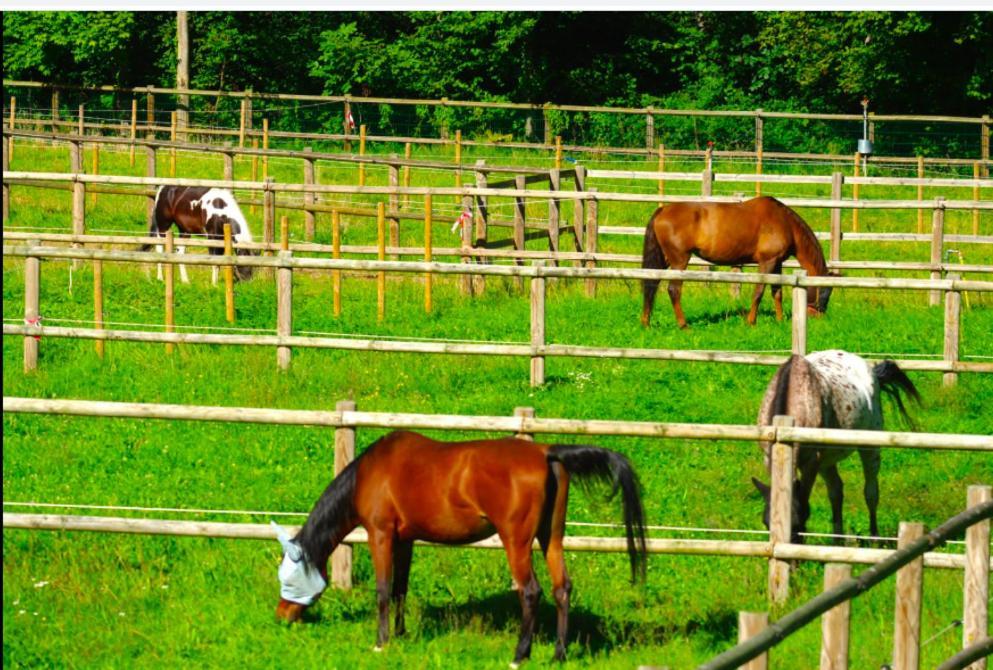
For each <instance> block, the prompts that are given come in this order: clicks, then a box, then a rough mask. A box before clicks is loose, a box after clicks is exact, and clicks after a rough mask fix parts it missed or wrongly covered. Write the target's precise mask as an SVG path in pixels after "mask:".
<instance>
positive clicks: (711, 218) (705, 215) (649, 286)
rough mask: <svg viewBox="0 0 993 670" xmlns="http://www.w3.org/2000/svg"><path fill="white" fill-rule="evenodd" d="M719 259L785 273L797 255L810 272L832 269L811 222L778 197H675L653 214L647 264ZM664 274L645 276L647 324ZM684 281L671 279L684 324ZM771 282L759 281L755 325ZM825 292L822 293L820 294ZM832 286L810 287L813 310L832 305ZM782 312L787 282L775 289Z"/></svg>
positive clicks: (677, 265) (751, 319)
mask: <svg viewBox="0 0 993 670" xmlns="http://www.w3.org/2000/svg"><path fill="white" fill-rule="evenodd" d="M693 254H696V255H697V256H699V257H700V258H702V259H704V260H706V261H710V262H711V263H713V264H715V265H732V266H740V265H745V264H748V263H757V264H758V266H759V272H762V273H764V274H781V273H782V269H783V261H785V260H786V259H787V258H788V257H789V256H796V259H797V261H799V263H800V266H801V267H802V268H803V269H804V270H806V271H807V274H808V275H810V276H821V275H826V274H828V268H827V264H826V263H825V262H824V253H823V252H822V251H821V245H820V243H819V242H818V241H817V237H816V236H815V235H814V233H813V231H812V230H811V229H810V227H809V226H808V225H807V224H806V223H805V222H804V220H803V219H801V218H800V216H799V215H798V214H797V213H796V212H794V211H793V210H792V209H790V208H789V207H787V206H786V205H784V204H783V203H781V202H779V201H778V200H776V199H775V198H769V197H761V198H752V199H751V200H746V201H745V202H741V203H723V202H720V203H717V202H674V203H671V204H668V205H665V206H663V207H659V208H658V209H656V210H655V213H654V214H652V218H650V219H649V220H648V227H647V228H646V229H645V246H644V253H643V254H642V261H641V267H643V268H646V269H654V270H658V269H662V270H664V269H667V268H672V269H673V270H685V269H686V266H687V265H688V264H689V262H690V256H692V255H693ZM659 281H660V280H658V279H645V280H643V288H644V306H643V308H642V311H641V325H643V326H645V327H646V328H647V327H648V326H649V322H650V320H651V316H652V307H653V306H654V304H655V294H656V293H657V292H658V288H659ZM682 288H683V282H682V281H679V280H676V279H674V280H672V281H670V282H669V299H670V300H671V301H672V308H673V310H674V311H675V313H676V322H677V323H678V324H679V327H680V328H685V327H686V317H685V316H683V308H682V306H681V304H680V295H681V293H682ZM764 292H765V284H756V285H755V297H754V298H752V309H751V311H749V312H748V323H749V324H751V325H755V318H756V316H757V315H758V309H759V301H761V300H762V294H763V293H764ZM818 294H819V295H818ZM830 298H831V288H830V287H828V288H822V289H813V288H810V289H807V305H808V307H807V310H808V313H809V314H811V315H812V316H819V315H820V314H822V313H823V312H825V311H826V310H827V304H828V300H829V299H830ZM773 300H774V302H775V305H776V318H777V319H780V320H781V319H782V318H783V287H782V286H778V285H777V286H776V287H775V289H774V290H773Z"/></svg>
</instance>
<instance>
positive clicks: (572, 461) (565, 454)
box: [548, 444, 647, 581]
mask: <svg viewBox="0 0 993 670" xmlns="http://www.w3.org/2000/svg"><path fill="white" fill-rule="evenodd" d="M548 460H549V461H558V462H559V463H561V464H562V466H563V467H564V468H565V469H566V471H567V472H568V473H569V474H570V475H572V476H574V477H576V478H577V480H578V481H579V483H580V484H583V483H584V480H586V483H588V482H589V481H590V480H593V481H600V482H608V483H610V485H611V486H612V487H613V488H612V490H611V493H610V496H611V497H613V496H614V494H616V493H617V491H618V490H619V491H620V492H621V499H622V501H623V503H624V527H625V529H626V532H627V541H628V542H627V543H628V557H629V558H630V559H631V579H632V580H637V579H639V578H640V579H641V580H642V581H644V579H645V563H646V556H647V550H646V548H645V512H644V509H643V507H642V505H641V485H640V484H639V483H638V475H637V474H636V473H635V471H634V468H632V467H631V463H630V461H628V459H627V457H625V456H624V455H622V454H619V453H617V452H616V451H610V450H609V449H603V448H602V447H594V446H590V445H582V444H577V445H568V444H560V445H554V446H552V447H551V448H550V449H549V450H548Z"/></svg>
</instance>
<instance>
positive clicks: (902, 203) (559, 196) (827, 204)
mask: <svg viewBox="0 0 993 670" xmlns="http://www.w3.org/2000/svg"><path fill="white" fill-rule="evenodd" d="M3 178H4V181H8V180H9V181H14V180H33V181H54V182H73V183H84V184H128V185H132V186H160V185H164V184H174V185H177V186H205V187H211V188H226V189H235V190H247V191H273V192H277V193H281V192H285V193H334V194H348V195H374V196H375V195H378V196H387V195H418V196H424V195H428V194H430V195H435V196H468V197H479V196H494V197H507V198H515V197H516V198H540V199H545V200H548V199H551V200H584V201H585V200H596V201H603V202H646V203H654V204H657V203H658V200H659V196H658V194H640V193H605V192H596V193H591V192H588V191H551V190H549V191H543V190H537V189H534V190H531V189H509V188H506V189H498V188H477V187H474V186H461V187H426V186H413V187H403V186H351V185H331V184H284V183H279V182H252V181H235V180H228V179H177V178H170V177H126V176H111V175H88V174H76V173H57V172H21V171H4V173H3ZM665 199H666V201H669V202H741V201H742V200H744V199H745V198H743V197H739V196H711V197H709V198H705V197H703V196H699V195H685V196H676V195H672V196H670V195H666V196H665ZM779 200H780V201H781V202H782V203H783V204H785V205H787V206H790V207H816V208H826V209H913V210H917V209H946V210H960V209H961V210H974V209H980V210H993V201H989V200H941V201H937V202H936V201H933V200H843V199H842V200H831V199H824V198H780V199H779Z"/></svg>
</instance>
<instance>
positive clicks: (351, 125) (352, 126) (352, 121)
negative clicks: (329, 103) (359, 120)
mask: <svg viewBox="0 0 993 670" xmlns="http://www.w3.org/2000/svg"><path fill="white" fill-rule="evenodd" d="M345 120H346V121H348V129H349V130H355V119H354V118H352V113H351V112H348V116H347V117H346V118H345Z"/></svg>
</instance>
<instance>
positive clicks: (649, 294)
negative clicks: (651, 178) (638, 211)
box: [641, 208, 667, 327]
mask: <svg viewBox="0 0 993 670" xmlns="http://www.w3.org/2000/svg"><path fill="white" fill-rule="evenodd" d="M659 209H661V208H659ZM658 213H659V210H655V212H653V213H652V216H651V217H650V218H649V219H648V226H646V227H645V243H644V246H643V248H642V252H641V267H642V268H643V269H645V270H663V269H665V268H666V267H667V266H666V262H665V256H664V255H663V253H662V247H661V245H659V239H658V237H657V236H656V235H655V226H654V223H655V215H656V214H658ZM660 281H661V280H659V279H643V280H642V281H641V286H642V292H643V294H644V301H643V307H642V312H641V325H643V326H645V327H648V323H649V320H650V319H651V316H652V308H653V307H654V306H655V295H656V294H657V293H658V290H659V283H660Z"/></svg>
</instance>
